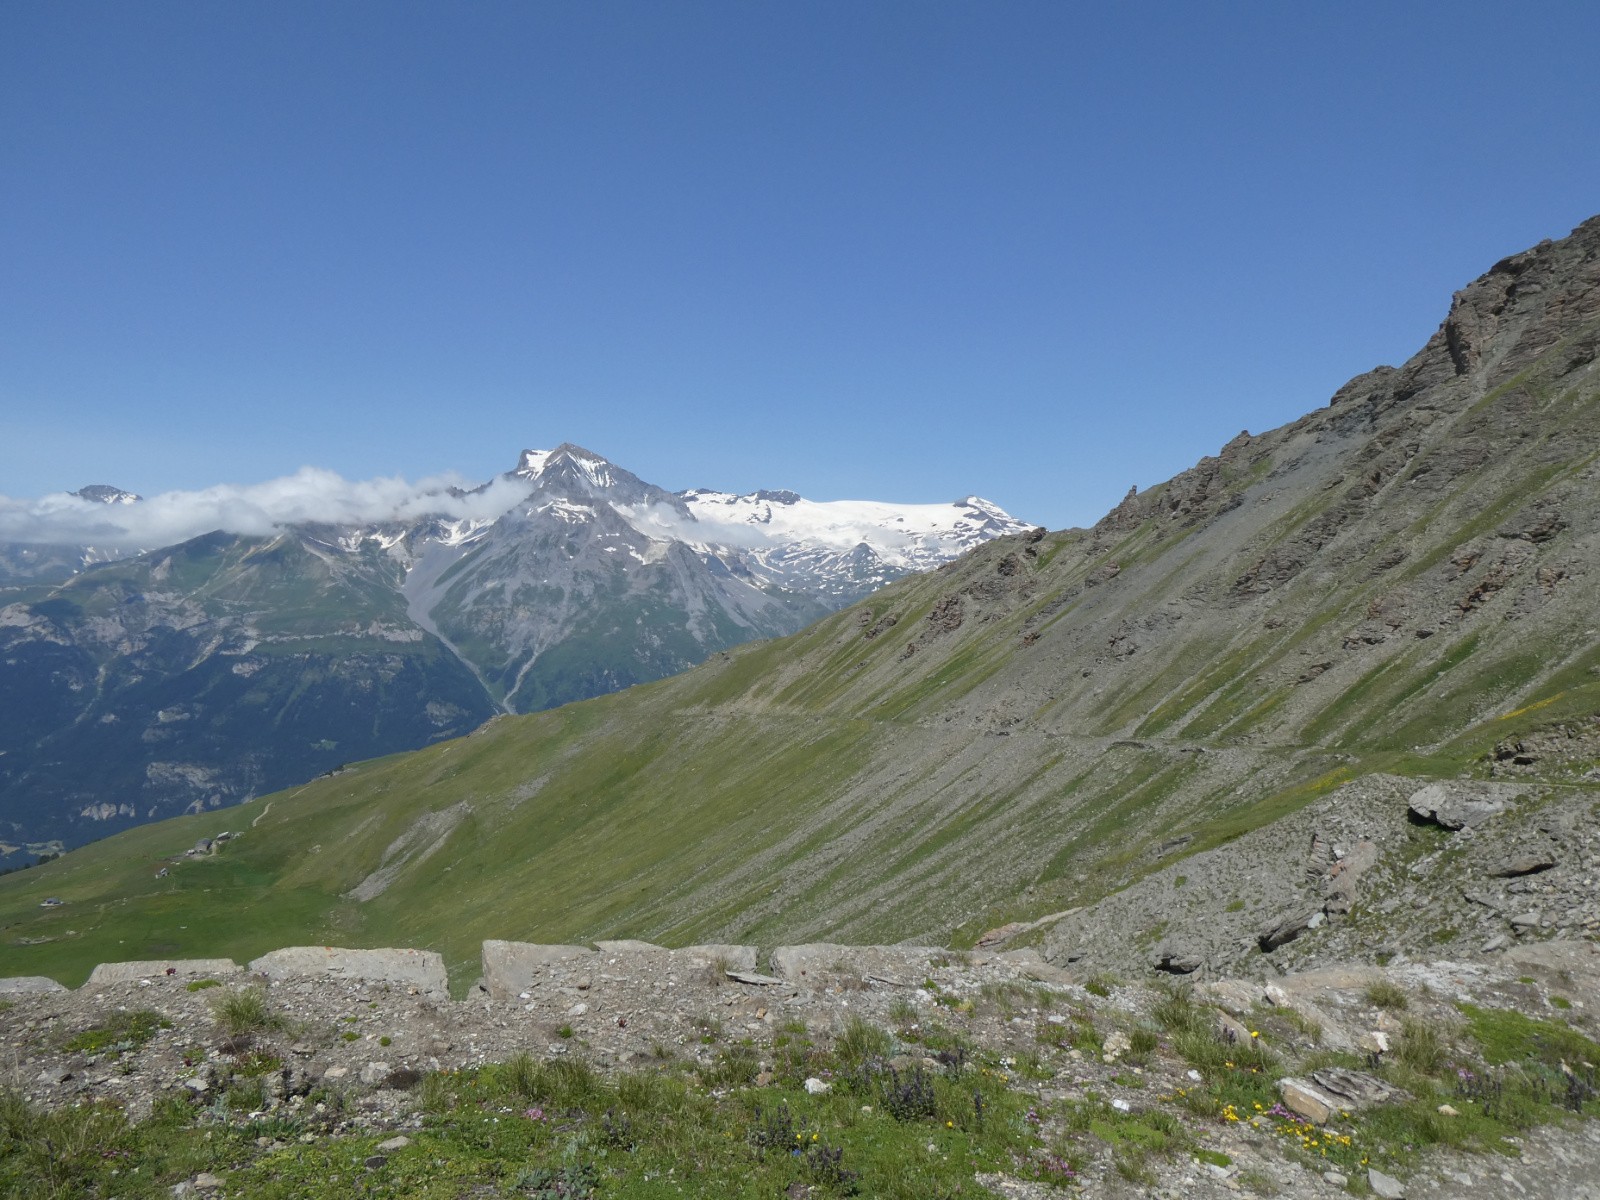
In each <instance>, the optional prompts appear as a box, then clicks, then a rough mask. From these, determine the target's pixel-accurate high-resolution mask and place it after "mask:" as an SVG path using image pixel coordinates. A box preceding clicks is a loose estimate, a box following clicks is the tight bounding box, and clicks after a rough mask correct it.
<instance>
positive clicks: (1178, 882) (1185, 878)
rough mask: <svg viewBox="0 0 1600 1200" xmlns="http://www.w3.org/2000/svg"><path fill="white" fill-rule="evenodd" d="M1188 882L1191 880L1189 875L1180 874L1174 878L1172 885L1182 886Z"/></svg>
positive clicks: (1175, 886)
mask: <svg viewBox="0 0 1600 1200" xmlns="http://www.w3.org/2000/svg"><path fill="white" fill-rule="evenodd" d="M1188 882H1189V877H1188V876H1187V875H1179V876H1178V877H1177V878H1176V879H1174V880H1173V881H1172V886H1173V887H1174V888H1181V887H1182V886H1183V885H1184V884H1186V883H1188Z"/></svg>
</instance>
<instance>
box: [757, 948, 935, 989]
mask: <svg viewBox="0 0 1600 1200" xmlns="http://www.w3.org/2000/svg"><path fill="white" fill-rule="evenodd" d="M953 957H959V956H957V955H953V954H952V952H951V951H949V950H941V949H938V948H936V947H932V946H838V945H834V944H833V943H831V942H809V943H807V944H805V945H802V946H779V947H778V948H777V949H775V950H774V951H773V952H772V970H773V973H774V974H776V975H781V976H783V978H785V979H787V980H789V982H791V983H803V982H810V981H811V980H812V979H813V978H817V979H820V978H822V977H825V976H829V975H847V976H852V977H855V978H859V979H875V980H878V981H879V982H882V983H890V984H893V983H905V984H912V983H917V982H919V981H921V980H922V978H923V977H924V976H926V975H927V973H928V970H929V968H930V967H931V965H932V961H933V960H934V959H936V958H937V959H949V958H953Z"/></svg>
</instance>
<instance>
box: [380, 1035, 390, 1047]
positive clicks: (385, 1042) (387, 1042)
mask: <svg viewBox="0 0 1600 1200" xmlns="http://www.w3.org/2000/svg"><path fill="white" fill-rule="evenodd" d="M378 1045H380V1046H392V1045H394V1039H393V1038H392V1037H390V1036H389V1035H388V1034H387V1033H386V1034H384V1035H383V1036H382V1037H381V1038H379V1039H378Z"/></svg>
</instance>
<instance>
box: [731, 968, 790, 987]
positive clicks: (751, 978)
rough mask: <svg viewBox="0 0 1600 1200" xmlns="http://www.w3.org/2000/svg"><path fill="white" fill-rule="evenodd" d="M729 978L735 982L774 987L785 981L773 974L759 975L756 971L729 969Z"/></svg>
mask: <svg viewBox="0 0 1600 1200" xmlns="http://www.w3.org/2000/svg"><path fill="white" fill-rule="evenodd" d="M727 975H728V978H729V979H731V980H733V981H734V982H735V983H748V984H753V985H754V986H756V987H772V986H773V985H775V984H782V983H783V982H784V981H783V980H781V979H779V978H777V977H776V976H773V975H758V974H757V973H756V972H754V971H729V972H728V973H727Z"/></svg>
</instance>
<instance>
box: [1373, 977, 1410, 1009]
mask: <svg viewBox="0 0 1600 1200" xmlns="http://www.w3.org/2000/svg"><path fill="white" fill-rule="evenodd" d="M1367 1003H1368V1004H1370V1005H1372V1006H1373V1007H1374V1008H1385V1009H1389V1010H1390V1011H1392V1012H1402V1011H1404V1009H1405V1007H1406V1006H1407V1005H1408V1004H1409V1003H1410V1000H1409V999H1408V997H1407V996H1406V993H1405V989H1404V988H1402V987H1400V986H1399V985H1398V984H1396V983H1393V982H1391V981H1390V980H1387V979H1380V980H1378V981H1377V982H1376V983H1372V984H1369V985H1368V987H1367Z"/></svg>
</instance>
